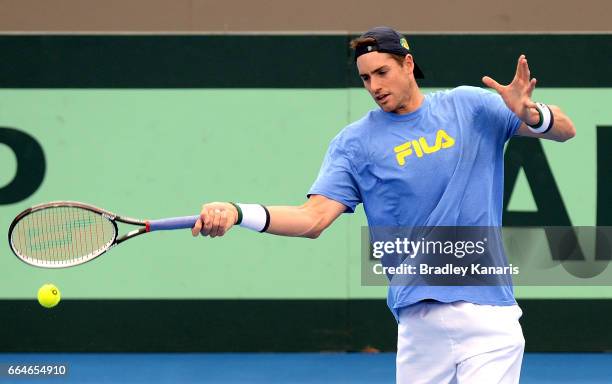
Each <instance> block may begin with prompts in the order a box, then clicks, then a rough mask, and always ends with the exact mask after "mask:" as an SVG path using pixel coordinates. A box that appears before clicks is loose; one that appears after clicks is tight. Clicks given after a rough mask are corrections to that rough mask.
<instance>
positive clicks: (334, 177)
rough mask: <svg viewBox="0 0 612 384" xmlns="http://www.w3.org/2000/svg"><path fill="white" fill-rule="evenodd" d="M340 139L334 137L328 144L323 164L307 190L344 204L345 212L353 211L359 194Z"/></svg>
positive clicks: (310, 193)
mask: <svg viewBox="0 0 612 384" xmlns="http://www.w3.org/2000/svg"><path fill="white" fill-rule="evenodd" d="M340 142H341V140H340V139H339V138H338V137H336V138H335V139H334V140H333V141H332V142H331V143H330V145H329V148H328V149H327V153H326V154H325V158H324V160H323V165H321V170H320V171H319V175H318V176H317V179H316V180H315V182H314V184H313V185H312V187H311V188H310V191H309V192H308V195H307V196H308V197H310V196H311V195H323V196H325V197H327V198H328V199H332V200H335V201H337V202H339V203H342V204H344V205H345V206H346V211H345V212H347V213H353V212H354V211H355V207H357V205H358V204H359V203H361V195H360V193H359V188H358V186H357V183H356V181H355V177H354V172H353V167H352V165H351V157H350V156H349V155H348V154H347V152H346V151H345V150H344V149H343V148H342V145H341V143H340Z"/></svg>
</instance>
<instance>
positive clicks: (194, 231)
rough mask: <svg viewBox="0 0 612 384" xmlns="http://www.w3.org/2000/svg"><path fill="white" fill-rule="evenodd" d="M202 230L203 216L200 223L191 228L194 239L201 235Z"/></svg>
mask: <svg viewBox="0 0 612 384" xmlns="http://www.w3.org/2000/svg"><path fill="white" fill-rule="evenodd" d="M201 230H202V216H200V218H199V219H198V221H196V223H195V225H194V226H193V228H191V234H192V235H193V237H196V236H197V235H198V234H199V233H200V231H201Z"/></svg>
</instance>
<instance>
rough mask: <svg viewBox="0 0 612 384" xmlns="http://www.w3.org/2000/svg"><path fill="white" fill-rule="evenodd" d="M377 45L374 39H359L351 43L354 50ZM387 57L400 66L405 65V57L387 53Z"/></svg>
mask: <svg viewBox="0 0 612 384" xmlns="http://www.w3.org/2000/svg"><path fill="white" fill-rule="evenodd" d="M373 44H376V39H375V38H373V37H357V38H355V39H353V40H351V42H350V43H349V45H350V47H351V49H352V50H356V49H357V48H358V47H362V46H364V45H373ZM387 55H389V56H391V58H392V59H393V60H395V61H396V62H397V63H398V64H399V65H401V66H403V65H404V60H405V59H406V57H405V56H402V55H396V54H393V53H387Z"/></svg>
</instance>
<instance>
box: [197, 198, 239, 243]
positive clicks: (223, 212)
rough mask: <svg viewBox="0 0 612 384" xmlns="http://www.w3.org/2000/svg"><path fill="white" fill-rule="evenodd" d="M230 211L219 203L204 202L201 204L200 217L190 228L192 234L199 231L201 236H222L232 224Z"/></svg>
mask: <svg viewBox="0 0 612 384" xmlns="http://www.w3.org/2000/svg"><path fill="white" fill-rule="evenodd" d="M230 213H231V212H229V211H228V210H227V209H226V207H224V206H222V205H219V203H211V204H205V205H204V206H202V212H201V213H200V218H199V219H198V221H196V223H195V225H194V227H193V228H192V229H191V233H192V235H193V236H197V235H198V233H199V234H201V235H202V236H210V237H217V236H223V235H224V234H225V233H226V232H227V231H228V229H229V228H231V227H232V226H233V225H234V222H233V221H232V220H231V219H232V215H231V214H230Z"/></svg>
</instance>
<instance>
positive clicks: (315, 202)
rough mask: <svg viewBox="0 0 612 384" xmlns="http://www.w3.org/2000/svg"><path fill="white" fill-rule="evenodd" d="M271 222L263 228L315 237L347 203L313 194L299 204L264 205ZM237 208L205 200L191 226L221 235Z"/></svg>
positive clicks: (277, 233)
mask: <svg viewBox="0 0 612 384" xmlns="http://www.w3.org/2000/svg"><path fill="white" fill-rule="evenodd" d="M266 208H267V209H268V212H270V225H269V226H268V229H267V230H266V232H267V233H272V234H275V235H281V236H294V237H308V238H311V239H316V238H317V237H319V235H320V234H321V233H322V232H323V231H324V230H325V228H327V227H329V226H330V225H331V223H333V222H334V220H336V219H337V218H338V216H340V215H341V214H342V213H343V212H344V211H345V210H346V206H345V205H344V204H342V203H339V202H337V201H335V200H332V199H329V198H327V197H325V196H322V195H312V196H311V197H310V198H309V199H308V201H306V203H304V204H303V205H301V206H266ZM237 217H238V211H237V210H236V208H235V207H234V206H233V205H232V204H230V203H209V204H204V206H203V207H202V211H201V213H200V219H199V220H198V221H197V222H196V224H195V226H194V227H193V229H192V234H193V235H194V236H197V235H198V233H201V234H202V235H203V236H210V237H216V236H223V235H224V234H225V233H226V232H227V231H228V230H229V229H230V228H231V227H232V226H233V225H234V223H235V222H236V219H237Z"/></svg>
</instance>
